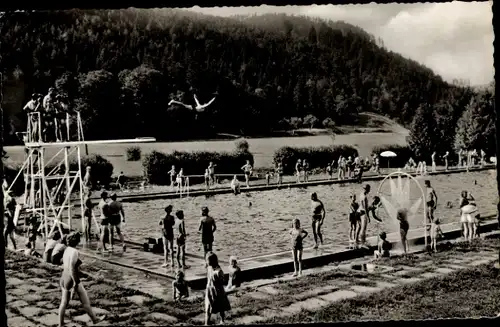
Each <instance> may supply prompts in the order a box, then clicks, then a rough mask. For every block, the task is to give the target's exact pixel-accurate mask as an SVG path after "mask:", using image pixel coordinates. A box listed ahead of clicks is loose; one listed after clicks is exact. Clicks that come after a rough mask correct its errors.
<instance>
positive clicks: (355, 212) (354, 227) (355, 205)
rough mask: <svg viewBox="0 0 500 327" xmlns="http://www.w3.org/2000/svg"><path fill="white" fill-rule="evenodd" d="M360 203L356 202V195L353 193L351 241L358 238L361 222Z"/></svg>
mask: <svg viewBox="0 0 500 327" xmlns="http://www.w3.org/2000/svg"><path fill="white" fill-rule="evenodd" d="M358 209H359V203H357V202H356V195H354V194H352V195H351V204H350V206H349V223H350V225H351V229H350V230H349V242H354V241H355V240H356V230H357V227H358V223H359V222H360V217H359V212H358Z"/></svg>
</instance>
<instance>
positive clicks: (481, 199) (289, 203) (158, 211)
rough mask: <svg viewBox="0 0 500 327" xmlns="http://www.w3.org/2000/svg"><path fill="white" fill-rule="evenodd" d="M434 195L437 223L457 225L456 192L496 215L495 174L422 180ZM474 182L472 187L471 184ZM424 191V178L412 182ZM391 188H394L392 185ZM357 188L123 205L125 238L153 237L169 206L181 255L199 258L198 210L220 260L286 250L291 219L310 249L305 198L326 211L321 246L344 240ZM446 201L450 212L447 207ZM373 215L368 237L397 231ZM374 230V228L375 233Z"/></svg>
mask: <svg viewBox="0 0 500 327" xmlns="http://www.w3.org/2000/svg"><path fill="white" fill-rule="evenodd" d="M426 179H429V180H430V181H431V183H432V186H433V187H434V189H435V190H436V192H437V195H438V207H437V210H436V213H435V216H436V217H439V218H440V219H441V221H442V223H449V222H453V221H458V219H459V209H458V201H459V196H460V192H461V191H462V190H468V191H470V192H471V193H472V194H473V195H474V196H475V197H476V200H477V204H478V206H479V209H480V211H481V212H493V211H494V210H496V201H497V195H496V194H497V192H496V171H494V170H488V171H482V172H471V173H461V174H450V175H437V176H433V177H427V178H426ZM475 181H476V183H475ZM418 182H419V184H420V185H421V186H422V188H424V185H423V183H424V179H419V180H418ZM368 184H370V185H371V187H372V191H371V197H370V199H372V198H373V196H374V195H376V192H377V189H378V187H379V185H380V182H369V183H368ZM396 184H397V183H396ZM361 191H362V185H360V184H345V185H339V184H337V185H328V186H314V187H308V188H307V189H281V190H272V191H264V192H252V193H251V194H249V195H248V196H247V194H245V193H243V194H240V195H238V196H234V195H232V194H231V195H229V194H226V195H216V196H214V197H211V198H208V199H207V198H204V197H194V198H182V199H175V200H154V201H144V202H137V203H124V207H125V211H126V215H127V223H126V226H125V233H126V237H127V238H129V239H132V240H134V241H137V242H141V243H142V242H144V239H145V238H146V237H159V236H160V228H159V226H158V222H159V220H160V219H161V218H162V217H163V215H164V211H163V209H164V207H165V206H167V205H168V204H172V205H173V206H174V213H175V211H177V210H183V211H184V214H185V217H186V218H185V221H186V230H187V233H188V239H187V251H188V252H190V253H193V254H199V255H201V254H202V248H201V244H200V236H199V235H198V233H197V230H198V224H199V219H200V217H201V215H200V213H201V208H202V207H203V206H207V207H208V208H209V209H210V215H211V216H212V217H214V219H215V221H216V224H217V231H216V232H215V242H214V251H215V252H217V253H218V254H219V255H222V257H223V258H226V257H228V256H229V255H236V256H238V257H239V258H246V257H253V256H257V255H264V254H270V253H275V252H280V251H286V250H288V249H289V247H290V237H289V234H288V231H289V229H290V228H291V224H292V220H293V219H294V218H299V219H300V221H301V223H302V226H303V227H304V228H305V229H306V230H307V231H308V232H309V236H308V237H307V239H305V240H304V246H306V247H307V246H312V245H313V238H312V233H311V226H310V217H309V213H310V194H311V193H312V192H316V193H317V194H318V196H319V198H320V200H322V201H323V202H324V204H325V208H326V210H327V214H326V218H325V222H324V225H323V234H324V241H325V243H331V242H334V243H335V242H338V243H346V242H347V241H348V237H349V236H348V233H349V221H348V216H347V214H348V208H349V196H350V194H353V193H354V194H356V196H357V197H359V194H360V193H361ZM381 193H382V195H384V196H385V197H387V198H389V196H390V194H391V192H390V183H388V182H386V183H384V186H383V188H382V189H381ZM418 197H419V191H418V186H416V185H414V184H411V186H410V200H411V201H414V200H416V199H417V198H418ZM448 202H450V203H451V204H452V205H453V207H452V208H448V206H447V204H448ZM378 212H379V215H380V216H381V218H382V219H384V223H383V224H381V226H380V227H379V226H377V224H375V223H374V221H373V220H372V223H371V224H370V225H369V226H368V235H369V236H370V235H376V233H377V232H378V231H379V230H380V229H381V230H385V231H386V232H392V231H397V230H398V228H399V227H398V224H397V223H396V222H395V221H394V220H392V219H389V218H388V216H387V213H386V211H385V209H383V208H382V209H380V210H379V211H378ZM422 219H423V205H420V208H419V210H418V211H417V213H416V215H415V217H414V218H413V219H412V220H410V228H412V229H413V228H418V227H421V226H422ZM379 228H380V229H379Z"/></svg>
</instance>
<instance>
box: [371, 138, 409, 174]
mask: <svg viewBox="0 0 500 327" xmlns="http://www.w3.org/2000/svg"><path fill="white" fill-rule="evenodd" d="M384 151H392V152H394V153H395V154H397V157H394V158H384V157H379V160H380V167H381V168H387V167H391V168H403V167H404V166H405V165H406V164H407V163H408V159H410V157H411V158H413V160H415V162H416V163H417V164H418V161H417V158H416V157H415V153H413V151H412V150H411V149H410V147H409V146H408V145H398V144H385V145H377V146H375V147H373V149H372V154H375V153H376V154H378V155H380V154H381V153H382V152H384Z"/></svg>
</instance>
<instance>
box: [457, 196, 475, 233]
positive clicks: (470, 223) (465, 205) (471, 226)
mask: <svg viewBox="0 0 500 327" xmlns="http://www.w3.org/2000/svg"><path fill="white" fill-rule="evenodd" d="M476 214H477V206H476V203H475V199H474V197H473V196H472V195H471V194H469V193H468V192H467V191H462V194H461V199H460V223H461V224H462V228H463V232H464V238H465V239H466V240H471V239H472V238H473V236H474V235H475V233H476V221H475V218H474V216H475V215H476Z"/></svg>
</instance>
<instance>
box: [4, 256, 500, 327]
mask: <svg viewBox="0 0 500 327" xmlns="http://www.w3.org/2000/svg"><path fill="white" fill-rule="evenodd" d="M16 255H17V256H18V257H17V258H16V260H12V259H10V258H7V260H6V267H5V272H6V280H7V316H8V325H9V326H10V327H16V326H19V327H30V326H40V327H48V326H56V325H57V307H58V305H59V301H60V290H59V287H58V279H59V276H60V268H58V267H54V266H50V265H46V264H36V263H33V262H34V259H33V258H25V259H23V258H20V259H19V256H22V255H20V254H16ZM8 257H12V255H10V256H9V255H8ZM497 259H498V253H497V251H495V249H493V248H491V247H490V248H481V249H480V250H479V251H469V252H453V253H451V254H450V253H447V252H442V253H438V254H436V255H433V256H429V255H427V254H420V255H418V256H414V257H412V258H411V259H407V260H405V259H401V258H391V259H385V260H384V261H380V262H378V264H377V266H376V269H375V270H374V271H373V272H362V271H356V270H353V269H351V268H352V267H353V265H356V264H358V265H360V264H362V263H366V262H370V261H372V260H371V259H367V258H365V259H358V260H354V261H351V262H345V263H343V264H342V265H334V264H332V265H328V266H324V267H321V268H316V269H311V270H307V271H304V275H303V276H302V277H301V278H292V277H290V276H289V275H284V276H281V277H279V278H275V279H272V280H260V281H255V282H252V283H249V284H247V285H246V288H245V289H242V290H240V291H239V292H237V293H235V294H230V295H229V299H230V302H231V305H232V308H233V309H232V310H231V312H230V313H229V316H228V322H229V323H236V324H251V323H257V322H264V321H266V320H268V319H271V318H276V317H285V316H292V315H295V314H297V313H299V312H300V311H302V310H304V309H305V310H311V311H315V310H319V309H321V308H323V307H326V306H329V305H334V304H335V303H337V302H339V301H341V300H343V299H348V298H354V297H356V296H358V295H364V294H368V293H373V292H380V291H382V290H384V289H387V288H393V287H399V286H402V285H405V284H411V283H417V282H420V281H422V280H424V279H429V278H439V277H441V276H445V275H447V274H450V273H452V272H454V271H458V270H462V269H468V268H471V267H475V266H478V265H482V264H488V263H490V262H492V261H495V260H497ZM23 260H24V261H23ZM14 261H18V262H16V266H15V269H14V266H13V265H14ZM19 261H21V263H19ZM110 282H112V281H109V280H104V281H101V280H99V281H98V280H96V279H95V278H85V279H83V284H84V286H85V287H86V289H87V290H88V293H89V296H90V298H91V302H92V304H93V307H94V308H95V309H94V310H95V312H97V313H98V314H107V316H108V319H107V320H106V321H103V322H102V323H100V324H99V325H110V324H112V325H114V326H117V325H119V326H121V325H130V324H140V325H144V326H157V325H172V324H180V323H188V324H197V325H199V324H202V323H203V315H204V314H203V300H202V298H201V297H200V296H195V297H194V299H192V300H191V301H190V302H188V303H185V304H182V305H180V306H179V305H177V304H174V303H172V302H168V299H166V298H164V299H158V298H156V297H154V296H151V295H149V294H147V293H145V292H139V291H136V290H129V289H127V286H123V285H122V286H121V288H120V289H119V290H117V288H116V286H113V285H112V283H110ZM164 287H165V288H168V287H170V285H165V286H164ZM75 298H76V297H75ZM89 320H90V319H89V318H88V316H87V315H86V314H84V312H83V310H81V308H80V305H79V303H78V302H77V300H76V299H75V300H73V301H71V302H70V305H69V309H68V310H67V320H66V321H67V322H68V323H70V324H69V325H68V326H76V327H79V326H86V325H88V323H89Z"/></svg>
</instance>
